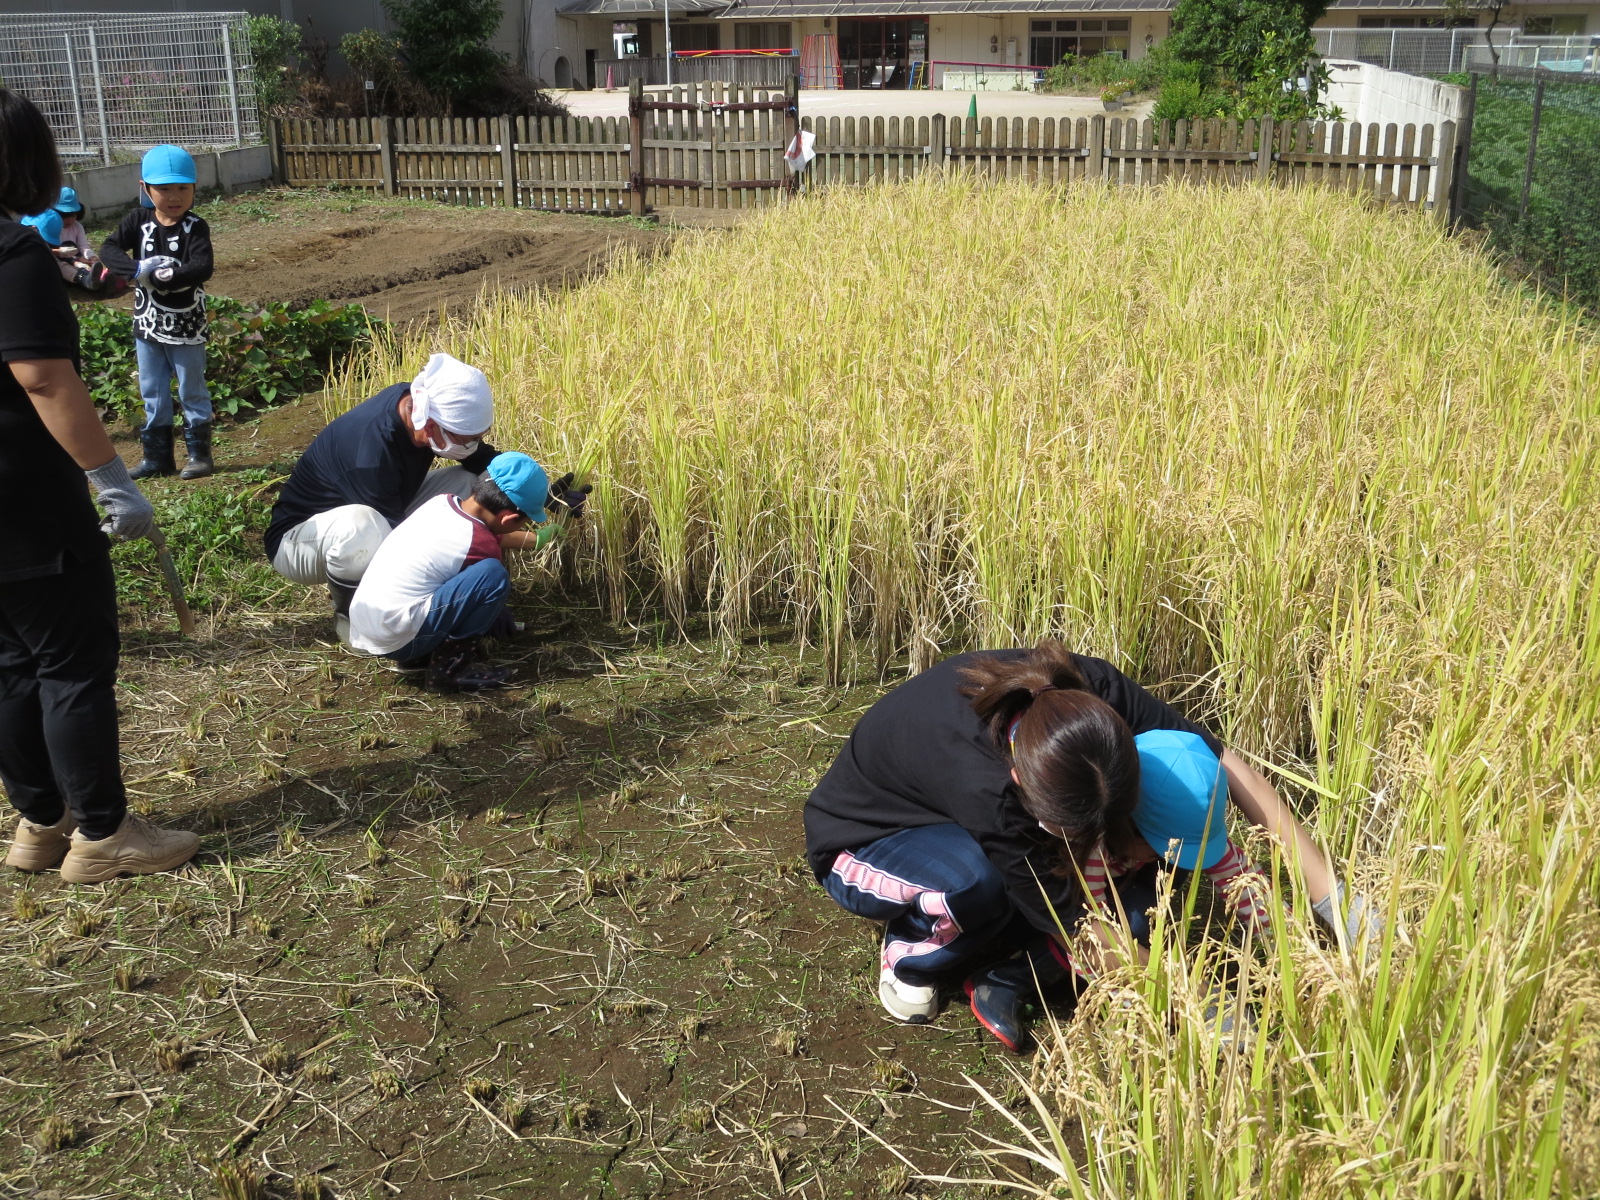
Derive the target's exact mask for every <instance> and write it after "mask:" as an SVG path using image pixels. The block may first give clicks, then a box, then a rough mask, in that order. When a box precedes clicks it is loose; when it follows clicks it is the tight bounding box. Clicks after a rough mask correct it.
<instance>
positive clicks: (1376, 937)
mask: <svg viewBox="0 0 1600 1200" xmlns="http://www.w3.org/2000/svg"><path fill="white" fill-rule="evenodd" d="M1311 911H1312V912H1313V913H1315V914H1316V917H1317V920H1319V921H1321V922H1322V923H1323V924H1324V925H1326V926H1327V927H1328V931H1329V932H1330V933H1332V934H1333V935H1334V936H1335V937H1338V936H1339V934H1340V931H1341V930H1342V931H1343V934H1344V941H1345V944H1346V945H1348V946H1349V947H1350V948H1351V949H1353V950H1356V951H1358V952H1359V953H1360V954H1361V956H1362V959H1363V960H1365V961H1368V962H1370V961H1371V960H1372V958H1373V957H1374V956H1375V955H1376V954H1377V952H1378V946H1379V944H1380V943H1381V942H1382V941H1383V929H1384V921H1383V914H1382V913H1380V912H1379V911H1378V908H1377V906H1376V905H1375V904H1373V903H1372V902H1371V901H1370V900H1368V899H1367V898H1366V897H1365V896H1363V895H1362V894H1361V893H1360V892H1348V893H1347V892H1346V891H1345V889H1344V884H1342V883H1341V884H1339V885H1338V886H1337V887H1336V888H1334V890H1333V893H1332V894H1331V895H1327V896H1324V897H1323V898H1322V899H1321V900H1318V901H1317V902H1316V903H1315V904H1313V905H1312V906H1311Z"/></svg>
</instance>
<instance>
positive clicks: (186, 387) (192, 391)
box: [133, 338, 211, 430]
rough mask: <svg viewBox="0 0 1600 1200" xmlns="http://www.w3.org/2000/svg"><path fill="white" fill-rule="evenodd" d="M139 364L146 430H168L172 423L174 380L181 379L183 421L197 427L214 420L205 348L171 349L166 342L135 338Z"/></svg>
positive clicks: (180, 392)
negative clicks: (200, 422)
mask: <svg viewBox="0 0 1600 1200" xmlns="http://www.w3.org/2000/svg"><path fill="white" fill-rule="evenodd" d="M133 351H134V357H135V358H136V359H137V360H138V363H139V395H140V396H141V397H142V398H143V399H144V427H145V429H147V430H150V429H165V428H166V427H168V426H170V425H171V424H172V379H173V376H177V379H178V400H179V402H180V403H181V404H182V405H183V419H184V421H185V422H186V423H187V424H190V425H193V424H195V423H196V422H198V421H209V420H211V393H210V392H208V391H207V390H206V348H205V346H203V345H201V346H169V345H167V344H166V343H165V342H150V341H146V340H145V339H144V338H134V339H133Z"/></svg>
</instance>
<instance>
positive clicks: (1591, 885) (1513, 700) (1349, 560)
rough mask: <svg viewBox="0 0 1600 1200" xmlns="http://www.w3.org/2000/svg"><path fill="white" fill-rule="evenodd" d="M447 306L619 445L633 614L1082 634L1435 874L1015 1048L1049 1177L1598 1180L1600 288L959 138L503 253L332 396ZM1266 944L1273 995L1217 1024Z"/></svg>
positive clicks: (952, 633)
mask: <svg viewBox="0 0 1600 1200" xmlns="http://www.w3.org/2000/svg"><path fill="white" fill-rule="evenodd" d="M439 348H444V349H449V350H450V351H452V352H453V353H455V354H457V355H459V356H460V357H461V358H463V359H466V360H467V361H469V362H473V363H476V364H477V365H479V366H481V367H483V368H484V370H485V371H487V373H488V375H489V378H490V379H491V381H492V382H493V383H494V385H495V387H496V391H497V395H498V397H499V406H500V407H499V411H498V414H497V420H496V429H495V435H494V440H495V441H496V443H497V444H499V445H501V446H505V447H519V448H525V449H527V450H528V451H530V452H531V453H533V454H534V455H535V456H536V457H537V458H539V459H541V460H542V461H545V462H547V463H549V464H550V465H551V466H552V467H555V468H558V469H562V470H565V469H572V468H575V469H578V470H580V471H581V472H583V473H584V474H586V475H588V476H589V477H591V478H593V480H594V481H595V483H596V485H597V489H598V490H597V491H596V493H595V501H594V504H593V506H592V511H593V518H592V520H591V523H590V528H589V532H588V534H587V536H586V538H584V539H582V545H583V547H584V550H583V553H582V554H581V555H580V561H579V563H578V569H579V577H580V578H585V579H588V580H589V581H590V582H591V583H592V585H593V587H594V588H595V590H596V592H597V594H598V595H599V596H600V597H601V598H602V600H603V601H604V602H605V603H606V604H607V606H608V608H609V610H610V611H611V612H612V613H613V614H614V615H616V616H618V617H625V616H635V615H639V614H641V613H651V612H653V613H666V614H668V615H669V616H670V617H671V619H673V620H674V621H676V622H678V623H680V624H681V623H683V622H684V621H686V620H687V619H688V617H689V616H690V615H691V614H692V613H693V612H694V611H696V610H704V611H706V612H708V613H710V614H711V615H712V616H713V618H714V628H715V629H717V630H718V631H719V633H720V634H721V635H722V636H725V637H729V638H732V637H734V636H737V635H738V633H739V632H740V631H741V630H742V629H744V628H746V627H747V626H748V625H749V623H750V622H752V621H754V620H756V619H761V618H770V617H772V616H773V615H775V614H780V615H787V616H788V617H789V618H791V619H792V620H793V621H794V622H795V624H796V628H797V631H798V633H799V634H800V636H801V637H802V639H803V640H805V641H806V642H807V643H808V644H810V645H812V646H815V647H817V648H818V649H819V650H820V652H821V663H822V665H823V667H824V669H825V671H826V673H827V675H828V676H829V677H830V678H831V679H833V680H842V679H844V678H847V677H853V676H856V675H857V674H858V671H859V668H860V667H863V666H866V665H868V664H872V665H875V666H877V667H878V668H879V669H880V670H886V669H887V668H888V667H890V666H892V665H894V664H896V663H898V662H906V663H909V665H910V666H911V667H912V668H913V669H918V668H920V667H923V666H925V665H927V664H928V663H929V662H931V661H932V660H934V659H935V658H937V657H939V656H940V655H942V654H945V653H948V652H950V651H952V650H955V649H959V648H963V647H967V646H973V645H1001V644H1015V643H1023V642H1029V641H1032V640H1033V639H1035V638H1037V637H1039V636H1041V635H1045V634H1056V635H1060V636H1062V637H1064V638H1065V639H1066V640H1067V641H1068V643H1069V644H1070V645H1072V646H1074V647H1075V648H1078V649H1080V650H1083V651H1085V652H1088V653H1093V654H1097V655H1100V656H1103V657H1106V658H1109V659H1111V660H1112V661H1113V662H1115V663H1117V664H1118V665H1120V666H1122V667H1124V668H1125V669H1127V670H1129V671H1130V672H1132V673H1134V674H1135V675H1137V676H1138V677H1140V678H1142V679H1145V680H1147V681H1151V682H1155V683H1160V684H1162V685H1164V686H1165V687H1166V688H1167V689H1168V694H1169V695H1172V696H1174V697H1175V698H1178V699H1179V700H1180V702H1181V703H1183V704H1184V705H1185V706H1186V707H1187V708H1188V709H1189V710H1190V711H1192V712H1194V713H1196V714H1197V715H1200V716H1202V717H1203V718H1205V719H1207V720H1209V721H1211V722H1212V723H1213V724H1214V725H1215V727H1216V728H1218V730H1219V731H1221V732H1223V733H1224V735H1225V736H1226V738H1227V739H1228V740H1229V741H1230V743H1231V744H1232V745H1234V746H1236V747H1237V748H1238V749H1239V750H1240V751H1241V752H1243V753H1246V754H1251V755H1255V756H1257V757H1258V759H1260V760H1261V761H1263V762H1265V763H1266V764H1267V765H1268V767H1269V769H1271V770H1273V771H1275V772H1276V778H1277V780H1278V782H1279V783H1280V784H1281V785H1282V787H1283V788H1284V790H1285V792H1286V793H1287V794H1288V795H1289V796H1290V797H1291V798H1292V799H1293V800H1294V801H1295V802H1296V803H1297V804H1298V805H1299V806H1300V807H1301V808H1302V810H1303V811H1304V812H1305V814H1306V815H1307V819H1308V820H1309V822H1310V824H1311V825H1312V827H1313V829H1314V831H1315V832H1316V834H1317V835H1318V837H1319V838H1320V839H1322V841H1323V842H1324V843H1325V844H1326V845H1328V846H1329V847H1331V848H1332V850H1333V851H1334V853H1335V854H1336V855H1337V856H1338V858H1339V861H1340V862H1341V864H1342V865H1343V870H1344V871H1345V873H1346V874H1347V876H1348V877H1349V878H1350V879H1351V880H1352V882H1354V883H1355V884H1357V885H1359V886H1360V887H1361V888H1362V889H1363V890H1364V891H1366V892H1367V893H1368V894H1369V895H1372V896H1374V897H1375V898H1377V899H1378V900H1379V901H1380V902H1381V903H1382V905H1383V906H1384V908H1385V909H1386V910H1387V911H1388V912H1389V913H1390V914H1391V916H1392V918H1393V920H1392V921H1391V927H1390V932H1389V934H1388V936H1387V937H1386V938H1385V940H1384V943H1383V946H1382V953H1381V955H1380V956H1379V957H1378V958H1377V959H1376V960H1375V961H1374V962H1373V963H1371V964H1370V965H1363V964H1361V963H1359V962H1356V961H1354V960H1352V959H1351V958H1349V957H1348V956H1347V955H1345V954H1344V953H1343V952H1342V951H1341V950H1339V949H1338V948H1337V947H1334V946H1331V945H1329V944H1327V943H1323V942H1318V941H1316V940H1315V939H1314V938H1313V937H1312V936H1311V935H1310V933H1309V932H1308V931H1309V928H1310V924H1311V922H1310V919H1309V913H1308V911H1307V908H1306V903H1305V899H1304V897H1302V896H1288V895H1286V896H1285V897H1284V898H1285V899H1286V900H1288V901H1289V902H1290V903H1292V905H1293V908H1294V913H1293V918H1292V919H1291V920H1288V921H1285V922H1283V923H1282V927H1281V928H1280V930H1279V931H1278V932H1277V933H1276V935H1275V936H1274V937H1272V938H1270V939H1267V943H1266V944H1265V945H1261V946H1257V947H1248V948H1245V949H1244V950H1239V949H1233V948H1229V947H1228V946H1227V945H1225V944H1222V943H1218V942H1215V941H1213V942H1205V943H1197V944H1194V945H1191V944H1189V943H1188V942H1187V941H1186V940H1185V939H1183V938H1178V937H1175V936H1173V935H1172V933H1171V932H1170V931H1166V930H1164V931H1163V932H1162V935H1161V938H1160V940H1159V942H1158V953H1156V954H1154V955H1153V956H1152V960H1151V964H1150V966H1149V967H1148V968H1147V969H1143V970H1140V971H1137V972H1132V971H1130V972H1127V973H1125V974H1123V975H1118V976H1111V977H1108V978H1106V979H1105V980H1103V981H1101V982H1100V983H1099V984H1097V985H1096V988H1095V990H1094V991H1093V992H1092V993H1091V994H1090V995H1089V997H1087V998H1086V1000H1085V1002H1084V1005H1083V1007H1082V1010H1081V1012H1080V1014H1079V1016H1078V1017H1077V1018H1076V1019H1075V1020H1074V1021H1072V1022H1071V1023H1068V1024H1064V1025H1062V1026H1061V1027H1059V1028H1058V1029H1055V1030H1054V1031H1051V1030H1046V1031H1045V1034H1046V1036H1045V1039H1044V1040H1045V1043H1046V1049H1045V1052H1044V1053H1042V1054H1041V1055H1040V1056H1039V1058H1038V1060H1037V1061H1036V1062H1035V1063H1034V1065H1033V1066H1032V1068H1031V1069H1030V1072H1029V1073H1028V1074H1027V1076H1026V1077H1025V1078H1024V1079H1023V1080H1022V1081H1021V1082H1022V1085H1025V1086H1024V1090H1023V1092H1022V1093H1018V1092H1016V1091H1014V1090H1013V1091H1011V1092H1009V1093H1007V1092H1006V1081H1005V1080H987V1081H980V1082H982V1083H983V1085H984V1086H985V1087H986V1088H998V1089H1000V1091H999V1092H993V1091H992V1092H991V1094H993V1095H996V1096H997V1099H999V1103H998V1110H999V1111H1000V1112H1001V1113H1002V1114H1004V1113H1007V1112H1009V1113H1011V1115H1012V1117H1013V1118H1015V1120H1016V1121H1017V1122H1018V1124H1017V1126H1016V1138H1015V1139H1014V1142H1013V1145H1012V1146H1011V1147H1010V1150H1013V1151H1024V1152H1026V1153H1027V1154H1028V1155H1029V1156H1030V1158H1029V1164H1030V1165H1028V1167H1027V1172H1028V1173H1029V1178H1030V1179H1031V1180H1032V1186H1034V1187H1036V1188H1039V1189H1041V1190H1043V1191H1051V1190H1052V1189H1054V1190H1055V1191H1054V1192H1053V1194H1061V1193H1065V1194H1070V1195H1074V1196H1081V1197H1088V1196H1104V1195H1118V1196H1134V1197H1150V1198H1151V1200H1154V1198H1156V1197H1161V1198H1163V1200H1164V1198H1167V1197H1172V1196H1179V1195H1183V1196H1192V1197H1218V1198H1219V1200H1220V1198H1222V1197H1228V1198H1232V1197H1239V1196H1277V1195H1306V1196H1346V1195H1348V1196H1356V1195H1360V1196H1369V1195H1373V1194H1378V1195H1396V1196H1400V1195H1403V1196H1408V1197H1409V1196H1427V1197H1433V1196H1437V1197H1441V1198H1442V1197H1451V1198H1454V1197H1478V1196H1482V1197H1543V1196H1550V1195H1555V1194H1568V1195H1579V1194H1593V1193H1594V1192H1595V1191H1596V1189H1597V1188H1600V1135H1597V1133H1596V1130H1600V1043H1597V1041H1596V1038H1595V1034H1594V1030H1595V1029H1596V1028H1600V1026H1597V1025H1596V1015H1595V1014H1596V1013H1597V1012H1600V962H1597V958H1600V950H1597V947H1600V911H1597V903H1600V902H1597V895H1600V869H1597V866H1596V864H1597V863H1600V855H1597V850H1600V844H1597V842H1600V834H1597V832H1596V830H1597V828H1600V820H1597V818H1600V804H1597V796H1600V737H1597V733H1596V731H1597V728H1600V722H1597V716H1600V588H1597V587H1596V586H1595V579H1596V577H1597V575H1600V371H1597V368H1600V346H1597V343H1596V340H1595V337H1594V333H1593V329H1592V327H1589V326H1585V325H1584V324H1583V322H1582V321H1581V320H1580V319H1579V318H1578V317H1577V316H1576V315H1575V314H1574V313H1573V312H1571V311H1570V310H1566V309H1563V308H1561V307H1560V306H1558V305H1554V304H1551V303H1547V302H1545V301H1542V300H1540V299H1539V298H1537V297H1534V296H1531V295H1529V294H1526V293H1525V292H1522V291H1519V290H1518V289H1516V288H1515V287H1513V286H1511V285H1508V284H1506V283H1505V282H1503V281H1502V280H1501V279H1500V278H1499V277H1498V276H1497V275H1496V273H1495V271H1494V269H1493V267H1492V265H1491V264H1490V263H1489V262H1488V261H1487V260H1485V259H1484V258H1482V257H1481V256H1479V255H1478V254H1477V253H1476V252H1474V250H1473V249H1472V248H1471V247H1470V246H1467V245H1465V244H1463V243H1462V242H1460V241H1457V240H1453V239H1451V238H1450V237H1448V236H1446V234H1445V233H1443V232H1442V231H1441V230H1440V229H1439V228H1438V227H1437V226H1436V225H1434V224H1433V223H1431V222H1430V221H1428V220H1427V219H1425V218H1423V217H1420V216H1417V215H1414V214H1404V213H1391V212H1386V211H1383V210H1382V209H1381V208H1378V207H1376V206H1374V205H1372V204H1370V203H1367V202H1364V201H1363V200H1362V199H1361V198H1360V197H1358V196H1354V195H1349V194H1341V193H1334V192H1330V191H1319V190H1300V191H1288V190H1269V189H1260V188H1236V189H1229V190H1223V189H1213V190H1203V189H1191V188H1183V187H1168V188H1161V189H1134V188H1126V189H1113V190H1105V189H1100V188H1080V189H1076V190H1069V191H1065V192H1062V191H1056V190H1050V189H1045V188H1039V187H1034V186H1030V185H1003V184H994V185H985V184H981V183H976V182H971V181H963V180H939V179H928V180H923V181H920V182H918V183H916V184H913V185H908V186H903V187H897V188H882V189H863V190H848V191H840V192H837V193H832V194H826V195H823V196H820V197H817V198H813V199H808V200H807V201H805V202H803V203H798V204H793V205H789V206H787V207H784V208H781V209H778V210H776V211H774V212H772V213H770V214H768V215H766V216H764V217H762V218H760V219H757V220H753V221H752V222H750V223H748V224H746V225H744V226H742V227H741V228H739V229H738V230H737V231H735V232H733V233H731V234H726V235H715V236H707V237H704V238H700V239H696V238H694V237H691V236H685V237H684V238H683V239H682V240H681V241H680V242H679V243H678V245H677V246H676V247H675V249H674V252H673V254H672V255H671V256H670V258H667V259H662V260H655V261H652V262H650V263H644V262H638V263H633V264H624V265H622V266H621V267H619V268H618V269H616V270H614V271H613V272H612V273H611V274H610V275H608V276H607V277H606V278H604V279H602V280H600V281H598V282H596V283H594V284H593V285H590V286H588V287H585V288H583V289H580V290H574V291H569V292H565V293H562V294H558V295H557V294H552V295H536V296H526V295H524V296H500V297H493V298H488V299H486V301H485V303H484V304H483V305H482V306H481V307H480V309H479V310H478V312H477V313H476V315H475V316H474V317H473V318H472V319H471V320H470V321H468V322H466V323H463V324H458V325H454V326H448V327H446V328H444V329H442V330H440V331H437V332H432V333H429V334H427V335H418V336H417V337H415V338H413V339H411V340H409V341H404V342H401V343H400V344H397V345H395V346H392V347H386V348H382V349H380V350H379V351H377V352H376V353H374V354H373V355H372V356H370V357H369V358H368V359H367V360H365V361H364V362H362V363H360V364H358V365H357V366H356V367H354V368H353V370H352V373H351V374H350V375H349V376H348V377H347V378H346V379H345V380H344V381H343V383H342V386H341V387H340V388H339V389H337V395H336V398H335V400H334V407H338V406H340V405H344V404H348V403H351V402H354V401H356V400H358V399H360V398H361V397H363V396H365V395H368V394H370V393H371V392H372V391H373V390H375V389H376V388H377V387H379V386H382V385H385V384H387V383H390V382H392V381H394V380H396V379H404V378H410V377H411V376H412V375H413V374H414V373H415V371H416V370H417V368H418V367H419V366H420V365H421V363H422V362H423V360H424V358H425V356H426V354H427V353H428V352H429V351H430V350H432V349H439ZM1230 966H1231V968H1232V969H1233V970H1234V971H1235V972H1236V973H1237V982H1236V984H1235V985H1234V986H1235V987H1236V988H1237V990H1238V995H1239V996H1240V998H1241V999H1242V1000H1243V1001H1244V1002H1247V1003H1248V1004H1249V1005H1250V1006H1251V1007H1252V1009H1253V1011H1254V1013H1255V1026H1254V1028H1255V1033H1254V1034H1253V1035H1252V1036H1250V1037H1246V1038H1241V1039H1237V1040H1236V1041H1235V1042H1234V1043H1233V1044H1232V1045H1231V1046H1230V1047H1229V1048H1227V1049H1226V1051H1225V1052H1223V1053H1219V1047H1218V1044H1217V1038H1216V1036H1215V1033H1214V1031H1211V1030H1210V1029H1209V1028H1208V1024H1207V1022H1206V1021H1205V1020H1203V1019H1202V1017H1203V1014H1204V1011H1205V1007H1206V997H1208V996H1210V995H1211V994H1212V993H1213V991H1214V989H1215V986H1216V984H1215V979H1216V977H1217V976H1218V975H1219V973H1221V972H1222V971H1223V969H1224V968H1226V967H1230ZM1169 1013H1170V1014H1175V1015H1176V1017H1177V1018H1178V1019H1177V1020H1175V1021H1173V1020H1169V1019H1168V1014H1169ZM1001 1093H1005V1094H1011V1095H1013V1096H1014V1095H1017V1094H1026V1095H1029V1096H1031V1098H1032V1100H1033V1101H1034V1103H1033V1105H1032V1106H1031V1107H1028V1108H1026V1109H1025V1110H1024V1111H1023V1112H1022V1113H1020V1114H1019V1113H1016V1112H1014V1111H1013V1110H1011V1109H1010V1108H1008V1107H1007V1106H1006V1104H1005V1103H1004V1100H1003V1099H1000V1096H1001ZM995 1149H996V1153H997V1154H998V1155H999V1156H1000V1157H999V1158H998V1159H997V1163H996V1165H997V1168H998V1169H999V1174H998V1177H999V1178H1010V1176H1008V1175H1005V1174H1004V1168H1005V1167H1006V1164H1007V1163H1008V1162H1009V1163H1013V1164H1014V1165H1020V1164H1021V1160H1014V1159H1010V1158H1007V1157H1006V1154H1007V1148H1006V1147H997V1148H995Z"/></svg>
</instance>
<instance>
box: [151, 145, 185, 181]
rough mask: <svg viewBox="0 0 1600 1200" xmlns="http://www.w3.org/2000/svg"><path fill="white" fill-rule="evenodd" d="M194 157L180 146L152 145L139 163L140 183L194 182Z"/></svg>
mask: <svg viewBox="0 0 1600 1200" xmlns="http://www.w3.org/2000/svg"><path fill="white" fill-rule="evenodd" d="M196 178H197V176H196V175H195V171H194V159H192V158H190V157H189V152H188V151H187V150H185V149H184V148H183V147H182V146H152V147H150V149H148V150H146V151H145V152H144V159H143V161H141V162H140V163H139V179H140V182H142V183H154V184H157V185H159V184H163V183H194V182H195V180H196Z"/></svg>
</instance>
